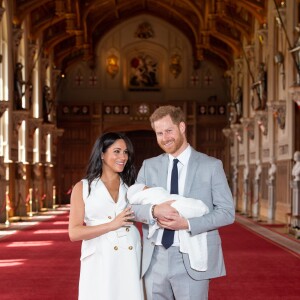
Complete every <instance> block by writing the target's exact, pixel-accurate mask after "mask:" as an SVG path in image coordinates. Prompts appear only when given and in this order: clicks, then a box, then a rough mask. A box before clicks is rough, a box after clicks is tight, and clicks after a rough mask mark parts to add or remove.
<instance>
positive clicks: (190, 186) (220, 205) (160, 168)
mask: <svg viewBox="0 0 300 300" xmlns="http://www.w3.org/2000/svg"><path fill="white" fill-rule="evenodd" d="M168 164H169V157H168V154H165V153H164V154H162V155H159V156H157V157H153V158H150V159H147V160H145V161H144V162H143V165H142V167H141V169H140V171H139V174H138V178H137V182H138V183H144V184H146V185H147V186H149V187H154V186H160V187H163V188H167V173H168ZM183 196H185V197H189V198H195V199H200V200H202V201H203V202H204V203H205V204H206V205H207V206H208V208H209V213H208V214H206V215H204V216H202V217H197V218H193V219H189V222H190V227H191V235H192V236H193V235H196V234H200V233H203V232H207V246H208V269H207V271H205V272H198V271H195V270H193V269H191V267H190V262H189V258H188V255H187V254H183V259H184V264H185V267H186V269H187V272H188V273H189V275H190V276H191V277H192V278H193V279H195V280H202V279H209V278H214V277H220V276H223V275H225V274H226V271H225V265H224V259H223V252H222V247H221V239H220V236H219V232H218V228H219V227H222V226H225V225H228V224H231V223H233V222H234V215H235V209H234V205H233V199H232V195H231V191H230V189H229V186H228V182H227V179H226V176H225V173H224V170H223V165H222V162H221V161H220V160H218V159H216V158H213V157H210V156H207V155H206V154H203V153H200V152H197V151H195V150H194V149H193V148H192V152H191V156H190V159H189V162H188V169H187V175H186V180H185V188H184V194H183ZM170 200H171V199H170ZM132 208H133V210H134V211H135V216H136V220H137V221H139V222H142V223H143V258H142V276H143V275H144V274H145V273H146V271H147V269H148V267H149V265H150V261H151V258H152V254H153V250H154V246H155V241H156V237H157V232H156V233H155V234H154V235H153V237H152V238H150V239H148V238H147V236H148V227H149V226H148V224H149V222H150V205H133V206H132Z"/></svg>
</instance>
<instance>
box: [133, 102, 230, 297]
mask: <svg viewBox="0 0 300 300" xmlns="http://www.w3.org/2000/svg"><path fill="white" fill-rule="evenodd" d="M150 121H151V126H152V128H153V130H154V131H155V134H156V138H157V142H158V144H159V146H160V147H161V148H162V149H163V150H164V152H165V153H164V154H162V155H159V156H157V157H153V158H150V159H146V160H145V161H144V162H143V165H142V167H141V169H140V171H139V174H138V178H137V182H138V183H144V184H146V185H147V186H149V187H154V186H161V187H163V188H166V189H167V190H168V191H171V193H178V194H179V195H182V196H185V197H189V198H195V199H201V200H202V201H203V202H204V203H205V204H206V205H207V206H208V208H209V213H208V214H206V215H203V216H201V217H196V218H192V219H188V220H186V219H184V218H183V217H181V216H180V215H179V214H178V212H177V211H176V210H175V209H174V208H173V207H172V206H171V205H170V204H171V203H172V201H171V200H172V199H170V201H167V202H164V203H162V204H159V205H151V204H148V205H133V210H134V211H135V216H136V220H137V221H140V222H142V223H143V258H142V276H143V277H144V280H145V286H146V293H147V300H161V299H168V300H169V299H170V300H171V299H176V300H192V299H195V300H196V299H197V300H204V299H208V288H209V280H210V279H211V278H215V277H220V276H224V275H225V273H226V272H225V266H224V260H223V253H222V247H221V239H220V236H219V232H218V228H219V227H221V226H225V225H228V224H231V223H233V222H234V214H235V210H234V206H233V200H232V195H231V192H230V189H229V186H228V183H227V179H226V176H225V173H224V170H223V166H222V162H221V161H220V160H218V159H216V158H213V157H210V156H207V155H205V154H203V153H200V152H197V151H196V150H195V149H193V148H192V147H191V146H190V145H189V144H188V142H187V138H186V123H185V120H184V114H183V112H182V110H181V109H180V108H178V107H174V106H161V107H159V108H157V109H156V111H155V112H154V113H153V114H152V115H151V117H150ZM173 160H175V161H176V163H173ZM174 174H175V175H174ZM174 182H176V184H174ZM174 186H175V192H174ZM172 189H173V191H172ZM154 222H158V224H159V225H160V227H161V228H160V229H158V230H157V231H156V233H155V234H154V235H153V236H152V238H150V239H148V238H147V237H148V224H153V223H154ZM178 230H187V231H188V232H189V233H190V235H191V236H195V235H197V234H201V233H204V232H207V252H208V257H207V270H206V271H197V270H194V269H192V268H191V266H190V262H189V257H188V255H187V254H186V253H181V252H180V251H179V238H178ZM196 250H197V249H196ZM199 252H200V251H199Z"/></svg>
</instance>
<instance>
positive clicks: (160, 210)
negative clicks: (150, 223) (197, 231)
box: [153, 200, 189, 230]
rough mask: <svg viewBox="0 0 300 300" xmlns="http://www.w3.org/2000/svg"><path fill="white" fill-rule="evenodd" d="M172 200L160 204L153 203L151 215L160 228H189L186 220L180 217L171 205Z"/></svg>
mask: <svg viewBox="0 0 300 300" xmlns="http://www.w3.org/2000/svg"><path fill="white" fill-rule="evenodd" d="M173 202H174V200H170V201H166V202H164V203H162V204H159V205H155V207H154V208H153V217H154V218H155V219H157V223H158V225H159V226H160V227H162V228H167V229H172V230H180V229H189V225H188V222H187V220H186V219H185V218H183V217H181V216H180V215H179V213H178V211H177V210H176V209H175V208H174V207H172V206H171V204H172V203H173Z"/></svg>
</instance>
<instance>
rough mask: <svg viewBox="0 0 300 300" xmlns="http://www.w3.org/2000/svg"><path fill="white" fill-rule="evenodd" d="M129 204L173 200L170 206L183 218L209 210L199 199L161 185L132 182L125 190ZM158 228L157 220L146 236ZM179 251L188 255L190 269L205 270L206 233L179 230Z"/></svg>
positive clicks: (199, 214) (202, 213) (158, 202)
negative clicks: (181, 194)
mask: <svg viewBox="0 0 300 300" xmlns="http://www.w3.org/2000/svg"><path fill="white" fill-rule="evenodd" d="M127 198H128V201H129V203H130V204H153V205H154V204H160V203H163V202H165V201H168V200H175V201H174V202H173V203H172V204H171V206H172V207H174V208H175V209H176V210H177V211H178V213H179V214H180V215H181V216H182V217H184V218H185V219H189V218H195V217H201V216H203V215H204V214H207V213H208V212H209V210H208V207H207V206H206V205H205V204H204V203H203V202H202V201H201V200H197V199H193V198H185V197H183V196H180V195H177V194H170V193H168V192H167V191H166V190H165V189H164V188H162V187H147V186H146V185H144V184H139V183H137V184H134V185H132V186H131V187H129V189H128V191H127ZM158 228H160V227H159V225H158V224H157V222H155V223H154V224H153V225H149V234H148V238H150V237H152V236H153V234H154V232H155V230H156V229H158ZM178 232H179V243H180V247H179V248H180V252H182V253H187V254H188V255H189V260H190V265H191V268H192V269H195V270H197V271H206V270H207V239H206V235H207V233H206V232H204V233H201V234H197V235H194V236H191V235H190V233H189V232H187V231H186V230H179V231H178Z"/></svg>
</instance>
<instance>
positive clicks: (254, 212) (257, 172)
mask: <svg viewBox="0 0 300 300" xmlns="http://www.w3.org/2000/svg"><path fill="white" fill-rule="evenodd" d="M261 171H262V168H261V164H260V161H259V160H258V161H257V162H256V169H255V178H254V197H253V206H252V216H253V218H259V215H260V211H259V209H260V203H259V185H260V175H261Z"/></svg>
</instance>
